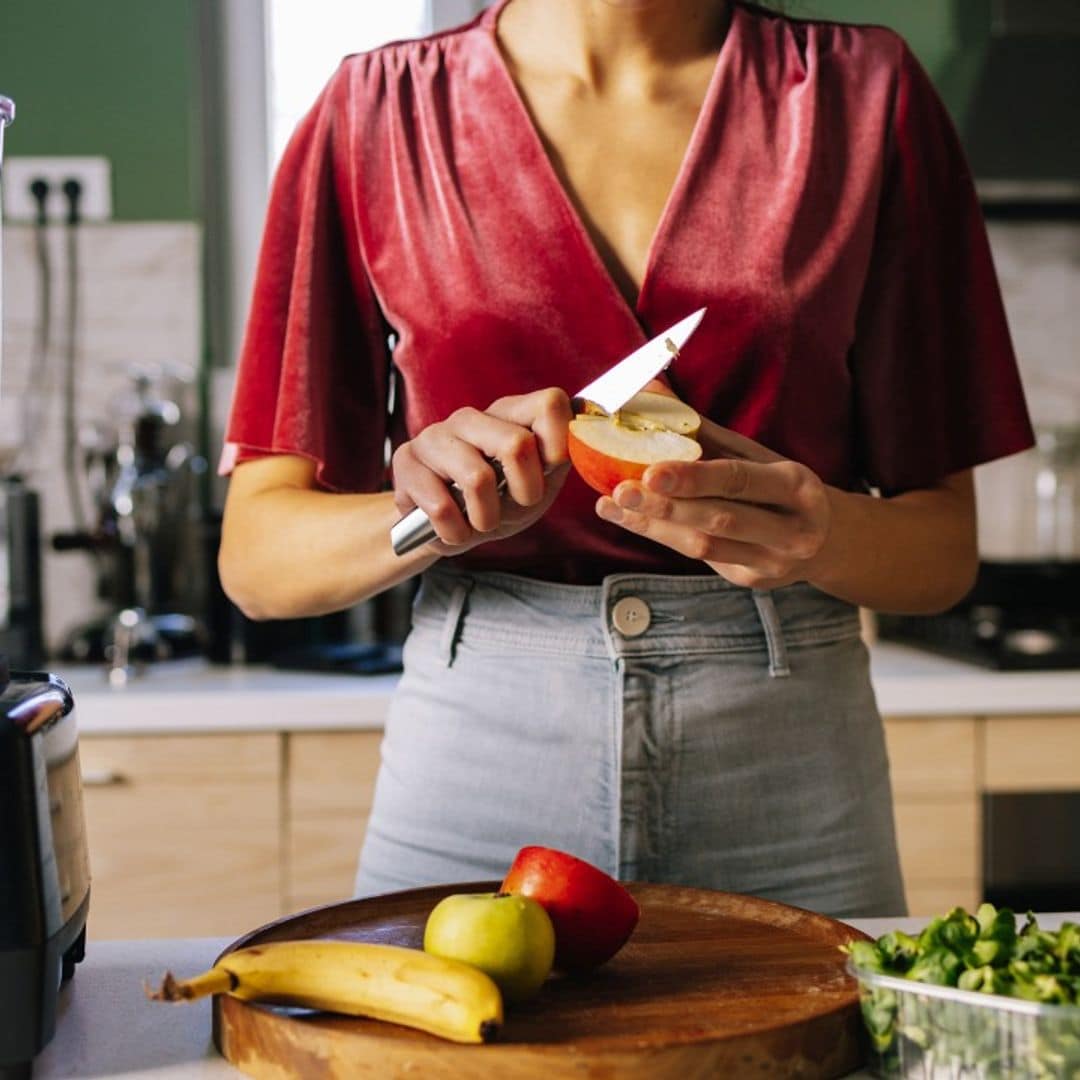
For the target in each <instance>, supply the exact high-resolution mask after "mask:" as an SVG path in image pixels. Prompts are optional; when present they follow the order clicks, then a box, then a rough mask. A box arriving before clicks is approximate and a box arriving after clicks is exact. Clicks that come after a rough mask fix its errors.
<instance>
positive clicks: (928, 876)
mask: <svg viewBox="0 0 1080 1080" xmlns="http://www.w3.org/2000/svg"><path fill="white" fill-rule="evenodd" d="M885 736H886V741H887V745H888V750H889V757H890V764H891V776H892V787H893V797H894V803H895V808H896V826H897V840H898V844H899V848H900V859H901V865H902V868H903V871H904V877H905V884H906V888H907V896H908V907H909V910H910V912H911V914H912V915H916V916H926V915H934V914H939V913H942V912H944V911H946V910H948V909H949V908H950V907H953V906H954V905H956V904H963V905H964V906H966V907H969V908H970V907H974V906H975V905H977V904H978V903H979V901H980V900H981V895H980V882H981V880H982V866H981V859H982V797H983V795H984V794H985V793H988V792H1008V791H1056V790H1074V791H1075V790H1080V714H1061V715H1046V716H1023V715H1010V716H985V715H982V716H945V715H942V716H925V715H911V716H887V717H886V719H885ZM381 741H382V732H381V730H379V729H378V728H370V729H366V730H346V729H342V730H322V731H320V730H317V729H310V728H305V727H303V726H302V725H297V727H295V728H293V729H291V730H277V731H267V732H257V733H243V734H239V733H236V732H223V733H221V734H198V735H173V734H169V735H124V736H117V735H84V736H83V738H82V741H81V744H80V755H81V758H82V767H83V775H84V783H85V802H86V817H87V831H88V833H89V838H90V858H91V872H92V886H91V907H90V925H89V933H90V936H91V937H92V938H137V937H166V936H190V937H198V936H205V935H226V934H231V935H237V934H240V933H242V932H244V931H245V930H249V929H252V928H254V927H256V926H258V925H259V924H260V923H262V922H266V921H268V920H270V919H273V918H276V917H277V916H279V915H282V914H286V913H288V912H293V911H298V910H301V909H303V908H307V907H312V906H316V905H318V904H325V903H332V902H334V901H337V900H342V899H344V898H346V897H348V896H350V895H351V891H352V883H353V877H354V875H355V872H356V860H357V855H358V853H359V850H360V845H361V842H362V841H363V836H364V829H365V827H366V824H367V820H368V816H369V815H370V812H371V801H372V796H373V793H374V787H375V776H376V773H377V771H378V766H379V747H380V744H381Z"/></svg>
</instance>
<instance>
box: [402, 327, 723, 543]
mask: <svg viewBox="0 0 1080 1080" xmlns="http://www.w3.org/2000/svg"><path fill="white" fill-rule="evenodd" d="M704 315H705V308H699V309H698V310H697V311H695V312H694V314H693V315H688V316H687V317H686V318H685V319H682V320H681V321H680V322H677V323H676V324H675V325H674V326H671V327H669V328H668V329H667V330H665V331H663V333H660V334H657V335H656V337H654V338H653V339H652V340H651V341H647V342H646V343H645V344H644V345H642V346H641V348H639V349H635V350H634V351H633V352H632V353H630V355H629V356H626V357H623V359H622V360H620V361H619V362H618V363H617V364H615V366H614V367H611V368H609V369H608V370H607V371H605V372H604V374H603V375H601V376H600V377H599V378H597V379H594V380H593V381H592V382H591V383H589V384H588V386H585V387H583V388H582V389H581V390H579V391H578V392H577V393H576V394H574V396H573V397H572V398H571V402H572V403H573V404H574V407H575V408H579V407H580V405H581V403H582V402H585V401H588V402H591V403H592V404H593V405H598V406H599V407H600V408H601V409H603V410H604V412H606V413H613V412H615V411H617V410H618V409H620V408H622V406H623V405H625V404H626V403H627V402H628V401H629V400H630V399H631V398H632V397H633V396H634V395H635V394H636V393H637V392H638V391H639V390H640V389H641V388H642V387H643V386H644V385H645V384H646V383H648V382H649V381H650V380H651V379H655V378H656V376H657V375H659V374H660V372H661V371H663V370H664V368H666V367H667V366H668V364H670V363H671V362H672V360H674V359H675V357H676V356H678V355H679V350H680V349H682V347H683V346H684V345H685V344H686V343H687V341H688V340H689V339H690V335H691V334H692V333H693V332H694V331H695V330H696V329H697V328H698V324H699V323H700V322H701V320H702V317H703V316H704ZM491 464H492V467H493V468H494V469H495V472H496V475H497V476H498V488H497V490H499V491H502V490H503V489H504V488H505V487H506V478H505V477H504V476H503V475H502V469H501V468H500V466H499V463H498V462H497V461H493V462H492V463H491ZM450 492H451V494H452V495H453V496H454V500H455V501H456V502H457V504H458V506H461V507H462V508H463V509H464V496H463V495H462V493H461V489H460V488H459V487H458V486H457V485H456V484H451V485H450ZM434 538H435V529H434V527H433V526H432V524H431V521H430V520H429V519H428V516H427V514H425V513H424V511H423V510H421V509H420V507H416V508H415V509H414V510H410V511H409V513H407V514H406V515H405V516H404V517H403V518H401V519H400V520H399V521H398V522H397V523H396V524H395V525H394V526H393V528H392V529H391V530H390V543H391V545H392V547H393V549H394V552H395V554H397V555H406V554H408V552H410V551H413V550H415V549H416V548H418V547H420V545H421V544H426V543H427V542H428V541H429V540H433V539H434Z"/></svg>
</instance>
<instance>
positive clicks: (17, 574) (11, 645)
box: [0, 476, 45, 669]
mask: <svg viewBox="0 0 1080 1080" xmlns="http://www.w3.org/2000/svg"><path fill="white" fill-rule="evenodd" d="M0 653H3V654H4V655H6V656H7V657H8V658H9V660H10V662H11V663H13V664H15V665H16V666H17V667H20V668H23V669H29V668H36V667H40V666H41V665H42V664H43V663H44V658H45V646H44V641H43V638H42V629H41V534H40V526H39V511H38V496H37V492H36V491H32V490H31V489H30V488H28V487H27V486H26V484H24V483H23V481H22V480H21V479H19V478H18V477H17V476H6V477H0Z"/></svg>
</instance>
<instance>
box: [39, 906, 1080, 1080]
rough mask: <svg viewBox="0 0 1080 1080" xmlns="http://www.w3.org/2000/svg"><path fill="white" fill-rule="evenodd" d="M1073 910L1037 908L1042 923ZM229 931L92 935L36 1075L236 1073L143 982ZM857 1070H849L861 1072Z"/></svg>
mask: <svg viewBox="0 0 1080 1080" xmlns="http://www.w3.org/2000/svg"><path fill="white" fill-rule="evenodd" d="M1064 919H1071V920H1073V921H1077V920H1080V913H1072V914H1056V915H1040V916H1039V922H1040V924H1041V925H1043V926H1045V927H1047V929H1056V928H1057V927H1058V926H1059V925H1060V923H1061V922H1062V921H1063V920H1064ZM847 921H848V922H849V924H850V925H852V926H855V927H858V928H859V929H860V930H863V931H865V932H866V933H868V934H870V935H871V936H873V937H878V936H879V935H881V934H883V933H886V932H887V931H889V930H893V929H897V928H902V929H906V930H917V929H920V928H921V927H922V926H924V925H925V924H926V920H925V919H849V920H847ZM229 941H230V939H229V938H192V939H188V940H159V941H109V942H97V943H94V942H91V943H90V946H89V947H88V949H87V954H86V959H85V960H84V961H83V963H81V964H80V965H79V967H78V969H77V970H76V973H75V977H74V979H73V980H72V982H71V983H70V984H69V985H68V986H67V987H66V988H65V989H64V991H63V992H62V994H61V1000H60V1008H59V1015H58V1018H57V1025H56V1035H55V1036H54V1037H53V1040H52V1042H51V1043H50V1044H49V1045H48V1046H47V1047H46V1048H45V1050H44V1051H43V1052H42V1054H41V1055H40V1056H39V1057H38V1059H37V1061H36V1063H35V1069H34V1075H35V1077H36V1078H37V1080H53V1078H56V1077H123V1078H124V1080H135V1078H138V1077H147V1078H148V1080H181V1078H184V1080H211V1078H222V1080H224V1078H227V1077H239V1076H241V1075H242V1074H241V1073H240V1072H239V1071H238V1070H236V1069H234V1068H233V1067H232V1066H231V1065H228V1064H226V1062H225V1061H223V1060H222V1058H221V1057H219V1055H218V1053H217V1051H216V1050H215V1049H214V1047H213V1044H212V1043H211V1041H210V1004H209V1002H208V1001H199V1002H195V1003H193V1004H191V1005H176V1006H168V1007H166V1006H164V1005H159V1004H156V1003H154V1002H150V1001H147V1000H146V998H145V996H144V994H143V989H142V987H143V983H144V982H146V981H148V982H155V981H157V980H159V979H160V978H161V975H162V974H163V973H164V971H165V970H166V969H169V970H171V971H172V972H173V974H175V975H177V976H180V977H188V976H191V975H194V974H196V973H197V972H199V971H201V970H203V969H205V968H207V967H209V966H210V965H211V964H212V963H213V960H214V957H216V956H217V955H218V954H219V953H220V952H221V951H222V950H223V949H224V948H225V947H226V946H227V945H228V944H229ZM867 1076H869V1073H866V1072H862V1071H860V1072H857V1073H853V1074H851V1077H852V1078H853V1080H854V1078H856V1077H867Z"/></svg>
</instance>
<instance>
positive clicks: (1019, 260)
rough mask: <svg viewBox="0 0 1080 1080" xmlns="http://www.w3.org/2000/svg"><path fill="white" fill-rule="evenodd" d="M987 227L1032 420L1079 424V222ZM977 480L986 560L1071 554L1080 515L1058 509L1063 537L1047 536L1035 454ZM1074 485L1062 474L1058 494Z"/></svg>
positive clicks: (1008, 461) (991, 467) (987, 469)
mask: <svg viewBox="0 0 1080 1080" xmlns="http://www.w3.org/2000/svg"><path fill="white" fill-rule="evenodd" d="M988 230H989V234H990V244H991V248H992V249H993V253H994V264H995V266H996V268H997V272H998V278H999V280H1000V282H1001V290H1002V295H1003V297H1004V300H1005V309H1006V312H1007V314H1008V317H1009V327H1010V330H1011V332H1012V337H1013V344H1014V346H1015V348H1016V354H1017V359H1018V362H1019V365H1020V375H1021V378H1022V380H1023V383H1024V392H1025V394H1026V396H1027V401H1028V408H1029V410H1030V412H1031V418H1032V421H1033V423H1034V424H1035V425H1036V427H1037V428H1039V427H1056V426H1073V425H1080V223H1077V222H1070V221H1063V220H1062V221H1054V222H1030V221H1025V222H1004V221H991V222H990V223H989V224H988ZM1043 477H1044V479H1043V481H1042V483H1043V489H1044V494H1045V485H1046V483H1047V482H1048V481H1047V478H1046V473H1045V471H1044V473H1043ZM975 481H976V489H977V493H978V502H979V547H980V551H981V553H982V554H983V556H984V557H986V558H993V559H1012V558H1017V557H1022V558H1037V557H1040V556H1046V555H1050V556H1053V555H1055V554H1057V555H1062V556H1067V555H1068V553H1069V547H1070V543H1069V542H1068V539H1067V537H1066V536H1065V535H1064V534H1065V533H1069V534H1070V535H1073V534H1075V532H1076V529H1077V525H1076V522H1078V521H1080V514H1077V515H1074V516H1073V518H1072V522H1071V523H1070V522H1068V521H1067V520H1066V517H1067V515H1065V514H1062V513H1060V511H1059V513H1058V521H1059V526H1058V532H1057V535H1056V536H1055V537H1054V539H1053V540H1050V539H1048V533H1049V532H1052V530H1048V528H1047V522H1046V520H1045V512H1046V508H1047V506H1048V505H1049V504H1048V503H1047V501H1046V500H1045V499H1044V501H1043V504H1042V505H1043V516H1042V518H1041V519H1040V512H1039V506H1040V501H1039V499H1038V498H1037V496H1036V485H1037V484H1038V483H1039V459H1038V456H1037V454H1036V451H1035V450H1028V451H1026V452H1024V453H1022V454H1015V455H1013V456H1012V457H1011V458H1005V459H1003V460H1002V461H998V462H992V463H990V464H988V465H983V466H980V467H979V468H978V469H976V471H975ZM1069 482H1070V481H1069V480H1068V478H1067V477H1066V476H1065V474H1064V473H1063V474H1062V477H1061V479H1060V480H1059V493H1058V494H1059V497H1061V496H1062V495H1063V491H1062V488H1063V487H1064V486H1065V485H1066V484H1067V483H1069ZM1077 544H1080V536H1078V537H1077ZM1075 554H1076V555H1080V549H1078V550H1077V551H1076V553H1075Z"/></svg>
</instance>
